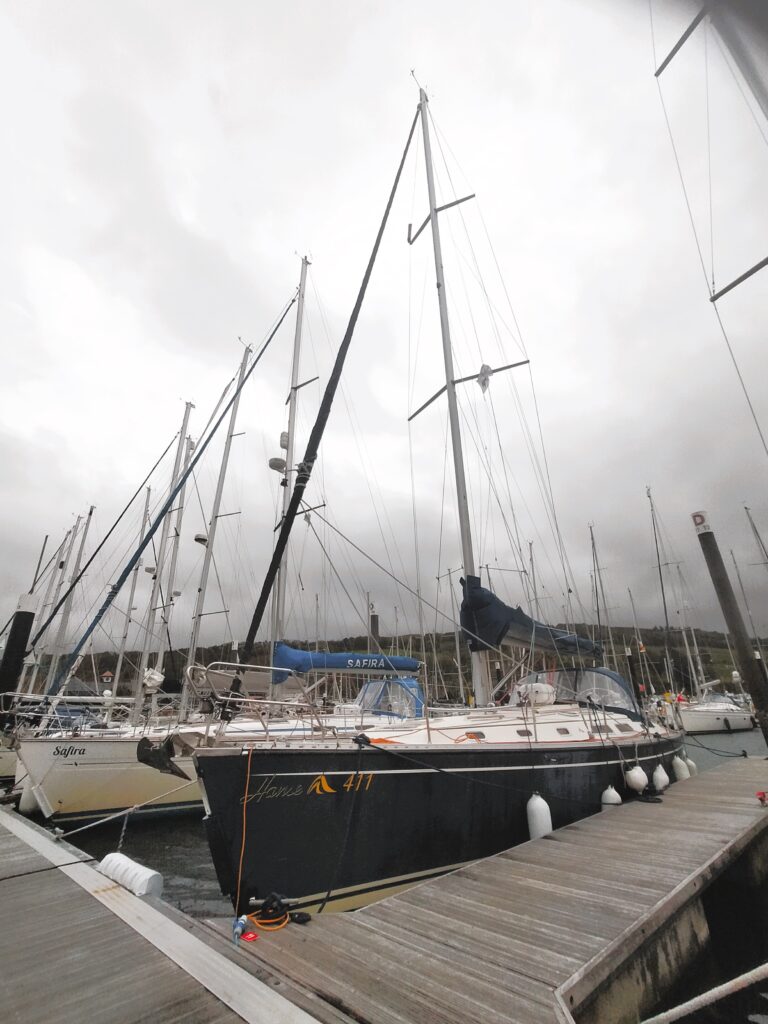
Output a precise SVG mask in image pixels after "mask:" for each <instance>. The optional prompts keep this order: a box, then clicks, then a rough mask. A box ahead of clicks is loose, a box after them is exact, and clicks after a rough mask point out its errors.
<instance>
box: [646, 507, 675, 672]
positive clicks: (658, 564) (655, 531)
mask: <svg viewBox="0 0 768 1024" xmlns="http://www.w3.org/2000/svg"><path fill="white" fill-rule="evenodd" d="M645 493H646V494H647V495H648V501H649V503H650V506H651V523H652V525H653V543H654V546H655V548H656V568H657V569H658V571H659V586H660V587H661V603H662V606H663V608H664V667H665V669H666V672H667V683H668V684H669V688H670V690H672V691H674V689H675V685H674V682H673V680H672V659H671V657H670V654H669V613H668V611H667V592H666V590H665V589H664V574H663V573H662V571H661V554H660V552H659V533H658V529H657V526H656V506H655V505H654V504H653V497H652V496H651V488H650V487H646V489H645Z"/></svg>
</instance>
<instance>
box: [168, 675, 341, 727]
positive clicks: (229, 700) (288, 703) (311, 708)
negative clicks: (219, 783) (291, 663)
mask: <svg viewBox="0 0 768 1024" xmlns="http://www.w3.org/2000/svg"><path fill="white" fill-rule="evenodd" d="M276 671H284V670H280V669H278V667H277V666H274V665H241V664H239V663H237V662H231V661H213V662H211V664H210V665H206V666H203V665H190V666H189V667H188V668H187V669H186V672H185V675H186V680H187V683H188V685H189V689H190V690H191V692H192V693H193V694H194V696H195V697H196V699H197V701H198V702H199V704H200V705H201V706H204V705H205V702H211V701H212V702H213V703H214V704H215V705H217V706H218V707H217V708H212V709H211V710H217V711H218V717H219V720H220V723H221V727H223V728H225V727H226V723H227V722H228V721H231V719H232V718H233V717H234V716H235V714H237V715H242V714H243V713H246V714H247V713H251V714H253V715H255V716H256V717H257V718H258V719H259V721H260V722H261V725H262V727H263V729H264V733H265V739H269V724H270V718H271V717H272V715H273V714H275V713H278V712H279V713H280V715H281V716H282V717H284V716H285V714H286V712H288V713H290V714H291V715H292V716H293V717H295V718H297V719H301V718H305V717H306V718H308V719H310V720H311V721H312V722H313V724H314V726H316V727H317V729H318V731H319V732H320V734H321V735H322V736H325V735H326V734H327V733H328V732H329V729H328V727H327V725H326V724H325V723H324V722H323V719H322V715H321V714H320V712H319V711H318V708H317V706H316V704H315V703H314V702H313V701H312V700H311V698H310V696H309V693H308V692H307V690H306V688H305V687H304V684H303V682H302V680H301V679H299V678H298V677H294V678H296V679H297V682H298V684H299V687H300V689H301V698H300V697H299V696H298V695H297V696H295V697H290V698H286V699H283V700H275V699H274V698H273V697H271V696H252V695H251V694H249V692H248V690H247V688H246V689H245V690H243V689H242V688H241V687H242V682H243V681H244V680H245V677H246V675H247V674H248V673H251V672H258V673H264V674H268V676H269V679H270V683H269V684H267V685H268V686H269V688H270V689H271V679H272V673H273V672H276ZM216 676H218V677H222V676H223V677H224V679H225V680H229V681H230V685H229V688H228V689H224V688H223V687H222V686H221V684H220V683H219V685H218V687H217V682H218V680H216V679H215V678H214V677H216ZM236 679H238V680H240V681H241V684H240V687H238V688H236V689H235V688H233V684H234V682H235V680H236ZM302 698H303V699H302Z"/></svg>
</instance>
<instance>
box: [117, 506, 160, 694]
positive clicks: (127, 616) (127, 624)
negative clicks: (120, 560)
mask: <svg viewBox="0 0 768 1024" xmlns="http://www.w3.org/2000/svg"><path fill="white" fill-rule="evenodd" d="M151 493H152V491H151V488H149V487H148V488H147V497H146V500H145V502H144V512H143V514H142V517H141V527H140V528H139V544H141V542H142V541H143V540H144V531H145V530H146V528H147V523H148V522H149V498H150V495H151ZM140 566H141V562H140V561H139V562H137V563H136V565H135V567H134V570H133V576H132V579H131V589H130V593H129V595H128V608H127V609H126V612H125V629H124V630H123V635H122V637H121V638H120V650H119V651H118V654H117V665H116V666H115V678H114V680H113V683H112V685H113V687H114V690H113V692H114V694H115V696H117V684H118V683H119V682H120V671H121V669H122V667H123V658H124V657H125V648H126V645H127V643H128V631H129V630H130V628H131V621H132V619H133V615H132V612H133V599H134V597H135V596H136V583H137V582H138V578H139V568H140Z"/></svg>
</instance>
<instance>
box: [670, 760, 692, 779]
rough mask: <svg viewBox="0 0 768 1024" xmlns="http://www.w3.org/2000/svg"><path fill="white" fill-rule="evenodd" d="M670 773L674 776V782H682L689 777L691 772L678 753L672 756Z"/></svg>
mask: <svg viewBox="0 0 768 1024" xmlns="http://www.w3.org/2000/svg"><path fill="white" fill-rule="evenodd" d="M672 774H673V775H674V776H675V782H682V781H683V779H690V777H691V772H690V769H689V768H688V765H687V764H686V763H685V761H684V760H683V759H682V757H680V756H679V755H678V754H675V756H674V757H673V758H672Z"/></svg>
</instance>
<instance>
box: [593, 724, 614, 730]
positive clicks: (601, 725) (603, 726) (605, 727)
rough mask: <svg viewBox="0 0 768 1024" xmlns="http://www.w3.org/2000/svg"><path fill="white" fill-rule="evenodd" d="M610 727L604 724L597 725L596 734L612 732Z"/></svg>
mask: <svg viewBox="0 0 768 1024" xmlns="http://www.w3.org/2000/svg"><path fill="white" fill-rule="evenodd" d="M610 731H611V727H610V725H605V724H604V723H603V722H597V723H595V732H610Z"/></svg>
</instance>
